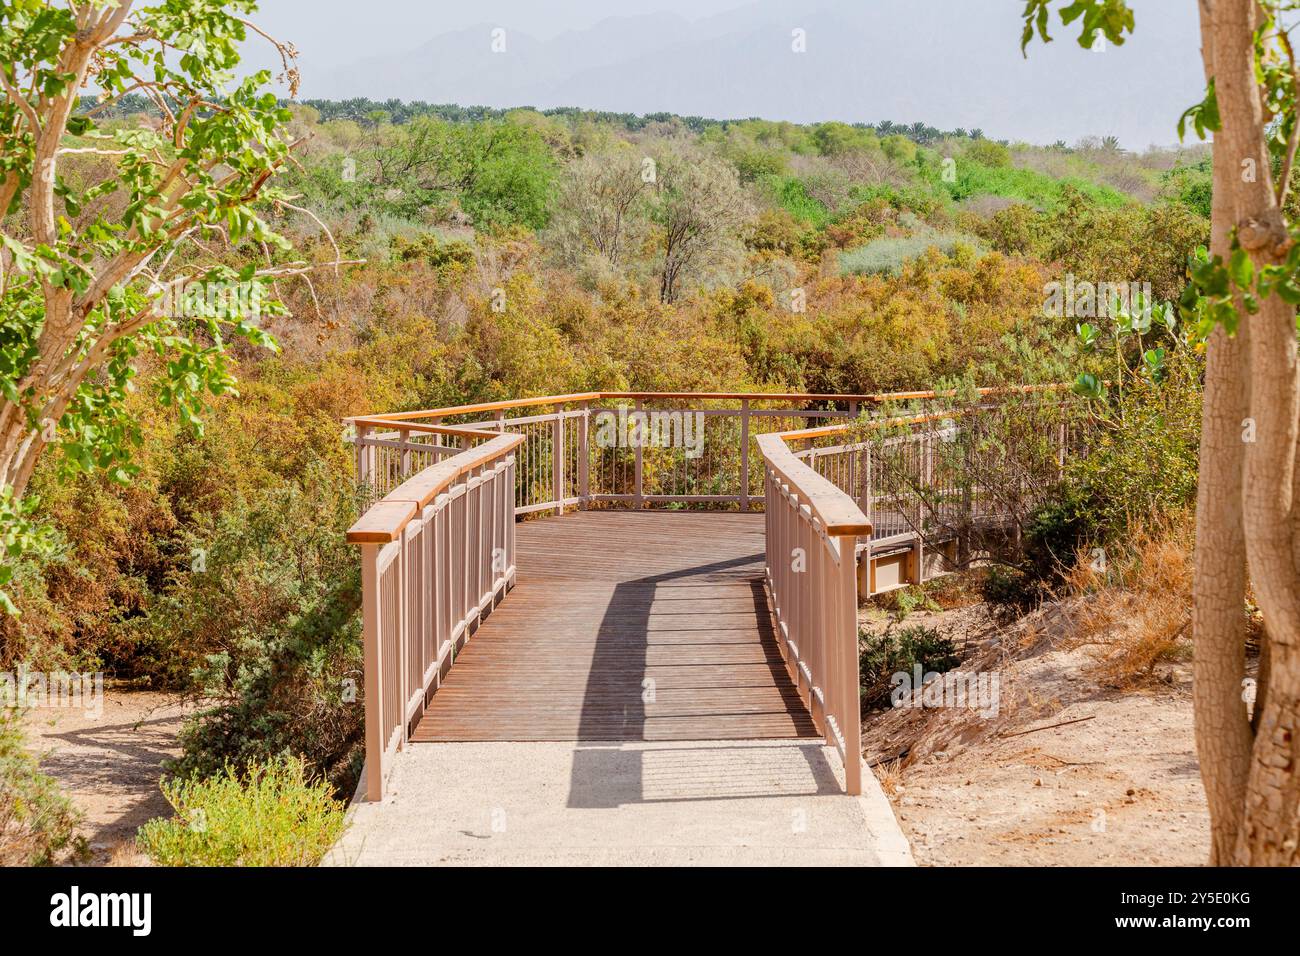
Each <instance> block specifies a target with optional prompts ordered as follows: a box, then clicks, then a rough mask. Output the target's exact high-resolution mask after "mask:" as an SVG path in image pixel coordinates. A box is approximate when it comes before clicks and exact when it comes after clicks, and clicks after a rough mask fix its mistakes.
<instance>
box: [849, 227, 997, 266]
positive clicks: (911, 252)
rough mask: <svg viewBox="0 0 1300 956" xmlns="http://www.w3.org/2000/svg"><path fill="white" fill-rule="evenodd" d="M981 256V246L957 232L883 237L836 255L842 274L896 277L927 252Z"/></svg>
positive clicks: (977, 241)
mask: <svg viewBox="0 0 1300 956" xmlns="http://www.w3.org/2000/svg"><path fill="white" fill-rule="evenodd" d="M963 246H964V247H967V248H970V249H973V250H974V251H975V252H976V253H982V252H983V250H984V245H983V243H981V242H980V241H979V240H978V239H976V238H975V237H973V236H968V235H966V234H964V233H958V232H922V233H919V234H918V235H914V236H905V237H900V238H884V239H877V240H875V241H874V242H869V243H867V244H866V245H865V246H860V247H859V248H857V249H853V250H850V251H849V252H845V253H842V254H841V255H840V272H841V274H844V275H850V274H851V275H898V274H899V273H900V272H902V270H903V266H904V265H905V264H906V263H907V262H909V261H910V260H912V259H915V258H917V257H918V256H921V255H924V254H925V252H926V251H928V250H929V249H932V248H933V249H938V250H939V251H940V252H942V253H943V254H944V255H951V254H952V253H954V252H956V251H957V250H958V249H959V248H961V247H963Z"/></svg>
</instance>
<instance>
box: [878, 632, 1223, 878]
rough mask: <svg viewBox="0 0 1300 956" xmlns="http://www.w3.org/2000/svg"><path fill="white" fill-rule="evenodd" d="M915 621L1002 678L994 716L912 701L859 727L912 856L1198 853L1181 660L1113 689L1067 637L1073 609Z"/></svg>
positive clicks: (1163, 859) (1077, 860) (1053, 860)
mask: <svg viewBox="0 0 1300 956" xmlns="http://www.w3.org/2000/svg"><path fill="white" fill-rule="evenodd" d="M921 623H924V624H927V625H929V626H937V627H940V628H941V629H943V630H945V631H948V632H951V633H953V634H954V636H955V637H956V638H957V642H958V644H959V645H960V644H962V643H963V642H964V641H969V642H970V643H971V645H972V646H973V647H974V648H975V649H974V650H973V652H972V663H974V664H975V665H976V667H977V669H979V670H991V671H995V672H997V673H998V674H999V675H1000V678H1001V681H1000V698H1001V699H1000V702H999V708H998V710H999V713H998V715H997V716H996V717H994V718H983V717H979V716H977V715H975V714H974V713H973V712H971V711H970V710H969V709H967V710H963V711H958V710H956V709H953V708H945V709H939V710H925V709H922V710H917V709H911V708H906V709H898V710H894V711H887V712H883V713H878V714H876V715H875V716H874V717H871V718H868V719H867V720H866V721H865V722H864V726H865V731H864V745H865V747H866V755H867V760H868V761H869V762H873V763H877V766H876V768H875V770H876V774H877V775H878V776H879V777H880V778H881V781H882V785H883V786H884V789H885V791H886V793H888V794H889V795H890V800H891V801H892V803H893V805H894V810H895V812H896V814H897V816H898V818H899V821H900V823H901V824H902V827H903V830H904V832H905V833H906V835H907V837H908V839H909V841H910V842H911V844H912V850H913V855H914V856H915V858H916V860H917V862H918V863H919V864H920V865H923V866H924V865H931V866H951V865H957V866H969V865H994V866H1005V865H1024V866H1053V865H1073V866H1088V865H1100V866H1105V865H1149V866H1172V865H1197V864H1200V863H1202V862H1204V860H1205V859H1206V858H1207V856H1208V851H1209V815H1208V812H1207V809H1206V804H1205V795H1204V791H1203V790H1202V787H1201V780H1200V773H1199V766H1198V763H1197V759H1196V751H1195V743H1194V739H1193V731H1192V701H1191V674H1190V665H1189V664H1185V663H1181V662H1176V663H1173V664H1170V665H1165V666H1162V668H1161V669H1160V670H1158V671H1157V672H1156V674H1155V676H1154V680H1153V681H1152V682H1151V683H1150V684H1149V685H1148V686H1145V687H1143V688H1141V689H1137V690H1127V691H1118V690H1114V689H1107V688H1104V687H1101V686H1099V685H1098V684H1097V683H1096V682H1095V681H1094V680H1093V679H1092V678H1091V677H1090V676H1089V670H1090V666H1089V665H1090V664H1091V663H1092V660H1093V658H1092V656H1091V652H1090V650H1089V649H1087V648H1074V649H1068V648H1066V647H1064V646H1063V645H1065V644H1067V643H1068V635H1069V633H1070V630H1071V628H1070V624H1069V611H1068V609H1064V608H1048V609H1045V610H1044V611H1042V612H1039V613H1038V614H1035V615H1031V616H1030V618H1028V619H1026V620H1025V621H1022V622H1019V623H1018V624H1017V625H1015V626H1013V627H1011V628H1007V629H1003V628H998V627H996V626H994V625H993V624H992V623H991V622H989V621H988V619H987V617H986V616H985V615H984V613H983V611H982V609H974V608H972V609H965V610H958V611H943V612H937V613H929V612H922V613H915V614H912V615H909V616H908V617H907V619H906V620H905V622H904V624H905V625H912V624H921ZM873 626H879V620H878V616H877V619H876V620H875V621H873ZM964 666H966V667H969V666H970V665H969V664H968V665H964ZM1065 721H1075V722H1073V723H1069V724H1067V725H1065V726H1059V727H1052V726H1051V725H1053V724H1059V723H1063V722H1065ZM1025 731H1032V732H1030V733H1025ZM900 754H905V755H904V756H902V757H901V759H898V758H899V755H900Z"/></svg>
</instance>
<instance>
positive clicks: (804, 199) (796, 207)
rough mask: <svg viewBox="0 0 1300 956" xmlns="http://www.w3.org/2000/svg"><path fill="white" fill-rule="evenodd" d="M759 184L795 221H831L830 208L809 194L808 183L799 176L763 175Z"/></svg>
mask: <svg viewBox="0 0 1300 956" xmlns="http://www.w3.org/2000/svg"><path fill="white" fill-rule="evenodd" d="M759 184H760V186H761V187H762V188H763V191H764V192H766V193H767V195H768V197H769V198H770V199H771V201H772V202H773V203H775V204H776V206H777V207H778V208H780V209H784V210H785V211H786V212H787V213H789V214H790V216H791V217H792V218H793V219H794V220H795V222H798V223H801V224H808V225H813V226H824V225H825V224H826V223H827V222H829V221H830V218H831V214H830V210H828V209H827V208H826V207H825V206H824V205H823V204H822V203H821V202H819V201H818V200H816V199H814V198H813V197H811V196H809V195H808V187H807V185H805V184H804V181H803V180H802V179H799V178H798V177H797V176H763V177H761V178H760V179H759Z"/></svg>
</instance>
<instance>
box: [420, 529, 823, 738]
mask: <svg viewBox="0 0 1300 956" xmlns="http://www.w3.org/2000/svg"><path fill="white" fill-rule="evenodd" d="M517 532H518V548H519V550H518V560H517V566H518V569H519V575H518V585H517V586H516V587H515V589H514V590H513V591H512V592H511V593H510V595H509V597H507V599H506V600H505V602H504V603H502V604H501V606H500V607H498V608H497V609H496V610H495V611H494V612H493V613H492V614H491V616H490V617H488V619H487V620H486V622H484V624H483V626H482V627H481V628H479V630H478V631H477V632H476V633H475V634H474V635H473V636H472V637H471V638H470V640H469V643H468V644H467V645H466V646H465V648H464V649H463V650H462V651H461V652H460V654H459V655H458V657H457V660H456V663H455V665H454V666H453V667H452V668H451V671H450V673H449V674H448V675H447V678H446V680H445V681H444V683H443V686H442V688H441V689H440V690H439V691H438V693H437V694H435V695H434V697H433V699H432V701H431V702H430V704H429V707H428V708H427V710H426V711H425V713H424V716H423V717H422V718H421V720H420V722H419V724H418V725H417V726H416V728H415V730H414V732H413V733H412V737H411V739H412V740H414V741H416V742H420V741H491V740H521V741H522V740H556V741H558V740H599V741H620V740H662V741H672V740H715V739H723V740H725V739H766V738H792V737H816V736H818V734H817V732H816V729H815V728H814V726H813V723H812V720H811V718H810V717H809V715H808V711H807V708H806V702H805V701H803V700H802V699H801V698H800V695H799V693H798V691H797V690H796V689H795V687H794V686H793V685H792V684H791V682H790V679H789V676H788V674H787V673H786V670H785V666H784V663H783V661H782V658H781V652H780V648H779V647H778V645H777V641H776V636H775V634H774V632H773V629H772V622H771V619H770V615H769V612H768V608H767V601H766V597H765V595H764V591H763V586H762V570H763V517H762V516H761V515H747V514H719V513H699V512H639V513H638V512H620V511H589V512H581V513H578V514H570V515H566V516H564V517H562V518H549V519H543V520H539V521H528V522H524V523H522V524H520V525H519V526H518V528H517Z"/></svg>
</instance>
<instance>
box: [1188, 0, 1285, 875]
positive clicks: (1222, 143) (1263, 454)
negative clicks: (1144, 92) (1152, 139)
mask: <svg viewBox="0 0 1300 956" xmlns="http://www.w3.org/2000/svg"><path fill="white" fill-rule="evenodd" d="M1200 6H1201V18H1202V30H1203V41H1204V45H1205V50H1204V53H1205V56H1206V63H1207V73H1209V75H1210V76H1212V77H1213V80H1214V84H1215V89H1216V92H1217V96H1218V104H1219V114H1220V117H1221V125H1220V129H1219V130H1218V131H1217V133H1216V135H1215V142H1214V167H1215V179H1214V204H1213V207H1212V216H1213V240H1214V242H1215V244H1216V248H1215V252H1216V253H1218V254H1219V255H1221V256H1223V257H1224V259H1225V260H1226V259H1227V258H1228V255H1229V253H1230V245H1231V241H1232V236H1233V234H1234V231H1235V235H1236V237H1237V240H1238V242H1239V243H1240V245H1241V247H1242V248H1243V249H1245V250H1246V251H1247V253H1248V254H1249V255H1250V257H1251V259H1252V261H1253V262H1254V265H1255V269H1256V272H1257V273H1258V271H1259V270H1260V269H1261V268H1263V267H1267V266H1270V265H1275V264H1278V263H1280V262H1282V261H1283V260H1284V259H1285V258H1286V255H1287V252H1288V251H1289V249H1290V246H1291V240H1290V238H1289V234H1288V232H1287V226H1286V221H1285V219H1284V217H1283V214H1282V210H1281V203H1280V197H1279V195H1278V191H1277V190H1276V189H1275V188H1274V185H1273V176H1272V173H1271V164H1270V156H1269V150H1268V145H1267V140H1266V126H1267V122H1268V119H1269V118H1268V117H1266V116H1265V110H1264V105H1263V100H1262V96H1261V90H1260V87H1259V85H1258V83H1257V81H1256V69H1255V66H1256V64H1255V36H1254V34H1255V30H1256V27H1257V26H1258V25H1259V22H1260V21H1259V17H1260V10H1259V8H1258V6H1257V5H1256V2H1255V0H1201V5H1200ZM1239 312H1240V315H1241V319H1240V325H1239V331H1238V335H1237V337H1236V341H1235V343H1234V342H1231V341H1230V340H1228V339H1227V337H1226V336H1225V335H1224V334H1223V333H1222V331H1218V332H1216V333H1215V335H1214V338H1213V340H1212V342H1211V355H1210V362H1209V367H1208V369H1207V382H1206V394H1205V424H1204V426H1203V427H1204V432H1203V437H1202V440H1203V443H1204V444H1203V447H1202V458H1201V466H1202V471H1201V475H1200V490H1199V501H1198V504H1199V505H1200V508H1201V511H1200V513H1199V514H1198V527H1197V576H1196V582H1195V588H1196V590H1195V602H1196V624H1197V632H1196V644H1197V650H1196V653H1197V661H1196V680H1197V685H1198V686H1197V688H1196V691H1195V693H1196V706H1197V711H1198V713H1197V740H1198V747H1199V748H1200V750H1201V756H1202V772H1203V774H1204V776H1205V781H1206V792H1207V798H1208V799H1209V801H1210V811H1211V817H1212V820H1213V827H1214V851H1213V852H1214V856H1213V861H1214V862H1218V863H1229V862H1231V863H1235V864H1238V865H1254V866H1260V865H1295V864H1296V863H1297V862H1300V853H1298V852H1297V845H1298V842H1300V841H1298V839H1297V838H1298V836H1300V833H1298V832H1297V829H1298V827H1300V780H1298V779H1297V774H1296V764H1297V757H1298V756H1300V752H1298V750H1297V748H1298V747H1300V740H1298V739H1297V733H1296V731H1297V730H1300V509H1298V508H1297V507H1296V504H1297V500H1298V498H1297V488H1296V482H1297V479H1298V478H1300V470H1298V469H1297V467H1296V456H1297V451H1298V445H1297V438H1298V437H1300V377H1298V376H1297V372H1298V366H1297V355H1296V310H1295V308H1294V307H1293V306H1290V305H1287V304H1286V303H1285V302H1283V301H1282V299H1281V298H1279V297H1278V296H1276V295H1270V296H1267V297H1261V300H1260V303H1259V309H1258V311H1257V312H1256V313H1255V314H1254V315H1249V314H1247V313H1246V311H1245V310H1244V309H1239ZM1243 404H1244V406H1245V407H1244V411H1245V414H1244V415H1243V416H1241V419H1240V420H1238V421H1236V422H1234V421H1233V419H1235V418H1237V416H1238V415H1239V414H1240V413H1241V411H1242V406H1243ZM1234 431H1235V432H1236V434H1235V436H1234V435H1233V434H1232V433H1233V432H1234ZM1234 438H1235V441H1236V446H1235V447H1233V440H1234ZM1239 463H1240V464H1241V465H1244V470H1243V469H1242V468H1240V467H1239ZM1238 522H1240V524H1239V525H1238ZM1242 539H1244V542H1245V557H1246V560H1247V563H1248V566H1249V570H1250V581H1251V584H1252V586H1253V589H1254V594H1255V599H1256V602H1257V603H1258V605H1259V608H1260V611H1261V612H1262V614H1263V618H1264V622H1265V627H1266V631H1267V634H1266V636H1265V642H1266V645H1267V657H1268V661H1269V668H1268V684H1267V689H1266V692H1264V693H1261V694H1260V695H1259V696H1258V697H1257V701H1256V707H1257V710H1258V713H1257V715H1256V721H1255V732H1254V734H1253V740H1252V737H1251V734H1252V732H1251V728H1250V725H1249V724H1247V723H1246V721H1245V714H1244V708H1243V706H1242V704H1241V700H1240V675H1241V673H1242V671H1241V659H1240V658H1241V654H1242V643H1243V642H1242V634H1241V627H1242V625H1241V621H1240V618H1241V614H1242V611H1241V608H1242V603H1241V602H1242V599H1243V597H1244V583H1245V582H1244V580H1243V579H1242V578H1241V577H1240V571H1239V567H1240V559H1241V545H1240V541H1241V540H1242ZM1234 682H1235V683H1236V686H1233V684H1234ZM1246 747H1248V748H1249V758H1248V759H1247V760H1246V761H1245V766H1244V768H1243V760H1242V756H1243V754H1242V751H1243V748H1246ZM1234 830H1235V836H1234Z"/></svg>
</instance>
